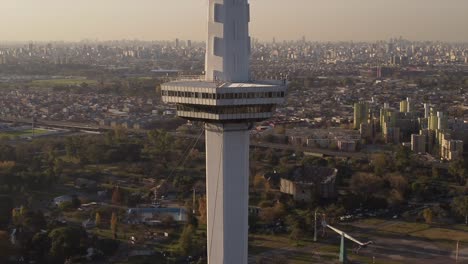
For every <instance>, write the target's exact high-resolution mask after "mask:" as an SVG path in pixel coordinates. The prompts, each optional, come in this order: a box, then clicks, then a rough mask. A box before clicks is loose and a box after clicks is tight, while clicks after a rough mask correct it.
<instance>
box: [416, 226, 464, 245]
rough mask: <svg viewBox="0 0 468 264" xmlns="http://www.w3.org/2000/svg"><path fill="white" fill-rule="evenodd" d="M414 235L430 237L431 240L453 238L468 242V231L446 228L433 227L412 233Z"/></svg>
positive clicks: (453, 239)
mask: <svg viewBox="0 0 468 264" xmlns="http://www.w3.org/2000/svg"><path fill="white" fill-rule="evenodd" d="M412 235H413V236H417V237H423V238H428V239H431V240H452V241H461V242H468V232H465V231H457V230H452V229H445V228H431V229H427V230H423V231H419V232H415V233H413V234H412Z"/></svg>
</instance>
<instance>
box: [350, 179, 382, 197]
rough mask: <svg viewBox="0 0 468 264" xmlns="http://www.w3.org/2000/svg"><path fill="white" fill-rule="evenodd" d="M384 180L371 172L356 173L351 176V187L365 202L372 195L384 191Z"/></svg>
mask: <svg viewBox="0 0 468 264" xmlns="http://www.w3.org/2000/svg"><path fill="white" fill-rule="evenodd" d="M383 186H384V181H383V179H382V178H380V177H379V176H376V175H373V174H370V173H356V174H354V175H353V177H352V178H351V183H350V189H351V191H352V192H353V193H354V194H356V195H357V196H359V197H362V199H363V202H367V201H368V200H369V198H370V197H372V196H374V195H375V194H377V193H379V192H381V191H382V187H383Z"/></svg>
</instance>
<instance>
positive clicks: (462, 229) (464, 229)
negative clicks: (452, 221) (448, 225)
mask: <svg viewBox="0 0 468 264" xmlns="http://www.w3.org/2000/svg"><path fill="white" fill-rule="evenodd" d="M453 228H455V229H457V230H461V231H465V232H468V225H464V224H463V225H456V226H454V227H453Z"/></svg>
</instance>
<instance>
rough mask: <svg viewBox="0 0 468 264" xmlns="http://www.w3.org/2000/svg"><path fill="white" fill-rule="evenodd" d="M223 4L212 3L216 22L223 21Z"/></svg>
mask: <svg viewBox="0 0 468 264" xmlns="http://www.w3.org/2000/svg"><path fill="white" fill-rule="evenodd" d="M222 11H223V5H222V4H215V5H214V22H216V23H223V15H222V14H223V13H222Z"/></svg>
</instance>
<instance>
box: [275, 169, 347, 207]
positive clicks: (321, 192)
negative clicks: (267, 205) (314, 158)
mask: <svg viewBox="0 0 468 264" xmlns="http://www.w3.org/2000/svg"><path fill="white" fill-rule="evenodd" d="M337 173H338V170H337V169H333V168H328V167H316V166H308V165H304V166H300V167H297V168H295V169H293V170H292V171H291V172H290V173H285V174H284V175H281V180H280V191H281V192H282V193H284V194H289V195H292V196H293V198H294V200H296V201H302V202H309V201H312V200H314V199H315V198H318V197H320V198H323V199H332V198H335V197H336V189H335V180H336V175H337Z"/></svg>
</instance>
